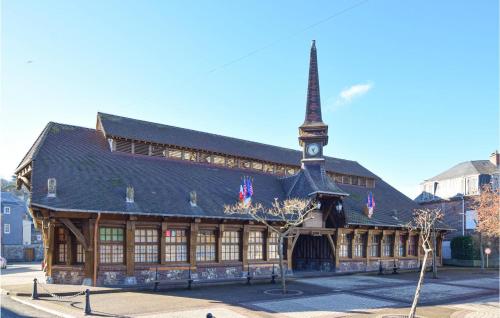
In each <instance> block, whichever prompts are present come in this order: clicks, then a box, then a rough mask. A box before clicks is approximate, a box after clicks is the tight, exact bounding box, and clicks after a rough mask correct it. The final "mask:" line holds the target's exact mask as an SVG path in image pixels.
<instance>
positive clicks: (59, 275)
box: [52, 266, 85, 285]
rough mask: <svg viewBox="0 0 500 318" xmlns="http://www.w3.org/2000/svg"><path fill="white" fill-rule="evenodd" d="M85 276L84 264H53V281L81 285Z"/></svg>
mask: <svg viewBox="0 0 500 318" xmlns="http://www.w3.org/2000/svg"><path fill="white" fill-rule="evenodd" d="M84 278H85V272H84V270H83V266H53V267H52V283H54V284H71V285H81V284H82V282H83V279H84Z"/></svg>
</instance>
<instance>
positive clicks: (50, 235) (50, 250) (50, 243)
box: [46, 219, 55, 277]
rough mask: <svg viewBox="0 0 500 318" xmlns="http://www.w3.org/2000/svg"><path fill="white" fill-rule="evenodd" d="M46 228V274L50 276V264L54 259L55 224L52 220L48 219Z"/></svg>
mask: <svg viewBox="0 0 500 318" xmlns="http://www.w3.org/2000/svg"><path fill="white" fill-rule="evenodd" d="M48 227H49V228H48V229H47V264H46V266H47V271H46V273H47V276H48V277H52V265H53V261H54V230H55V224H54V221H53V220H50V219H49V221H48Z"/></svg>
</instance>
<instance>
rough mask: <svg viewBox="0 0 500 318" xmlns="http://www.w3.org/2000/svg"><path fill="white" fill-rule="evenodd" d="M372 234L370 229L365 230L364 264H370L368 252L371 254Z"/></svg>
mask: <svg viewBox="0 0 500 318" xmlns="http://www.w3.org/2000/svg"><path fill="white" fill-rule="evenodd" d="M372 236H373V232H372V230H368V232H366V252H365V253H366V254H365V255H366V266H368V265H369V264H370V254H371V244H372Z"/></svg>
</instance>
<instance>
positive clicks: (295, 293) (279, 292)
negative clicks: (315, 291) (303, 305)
mask: <svg viewBox="0 0 500 318" xmlns="http://www.w3.org/2000/svg"><path fill="white" fill-rule="evenodd" d="M303 293H304V292H302V291H300V290H296V289H289V290H287V291H286V294H283V289H279V288H276V289H268V290H265V291H264V294H267V295H277V296H298V295H302V294H303Z"/></svg>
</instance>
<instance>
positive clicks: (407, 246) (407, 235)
mask: <svg viewBox="0 0 500 318" xmlns="http://www.w3.org/2000/svg"><path fill="white" fill-rule="evenodd" d="M405 237H406V239H405V256H409V255H408V251H409V247H410V232H406V234H405Z"/></svg>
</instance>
